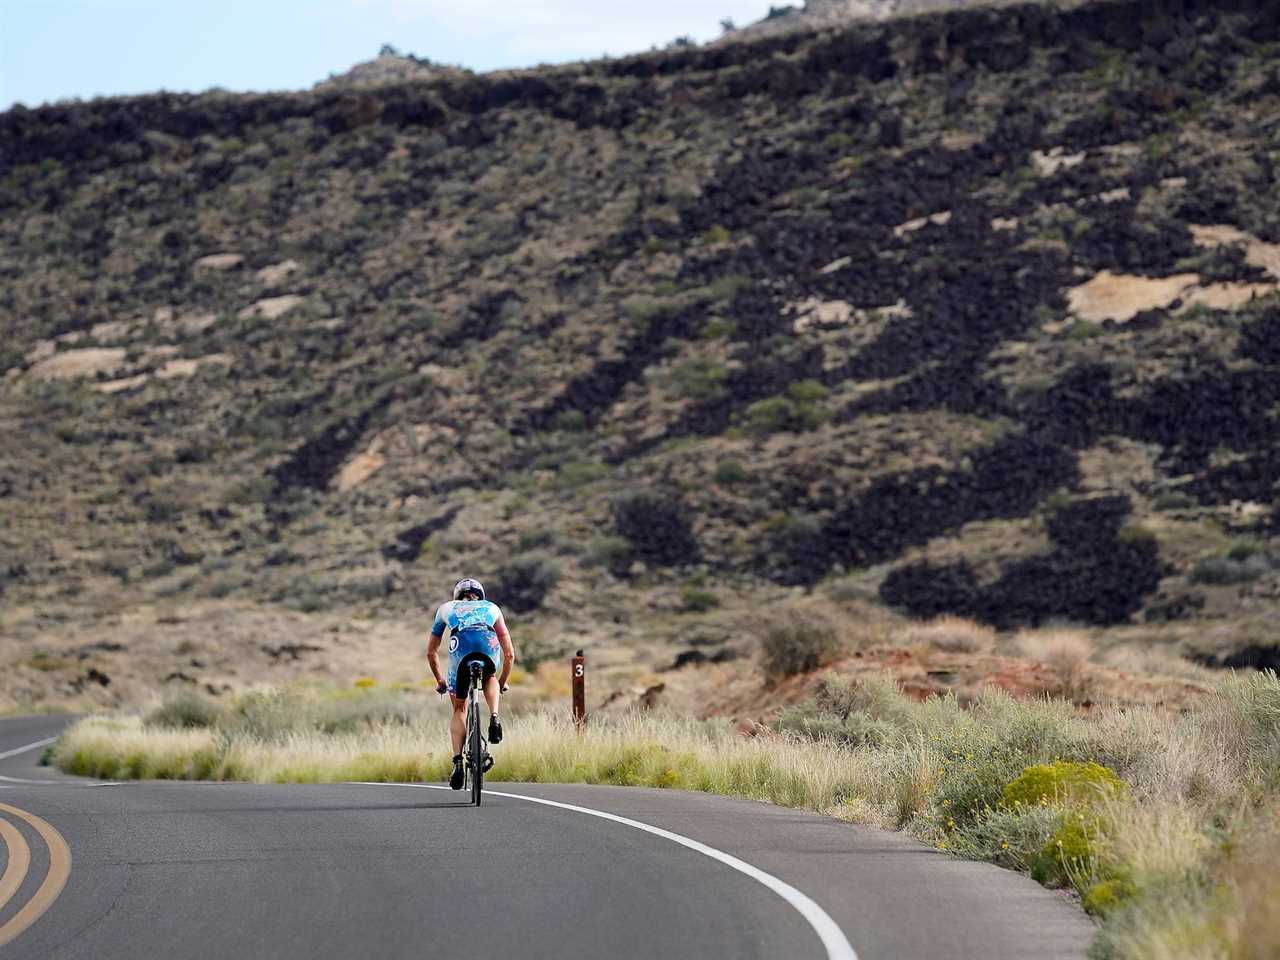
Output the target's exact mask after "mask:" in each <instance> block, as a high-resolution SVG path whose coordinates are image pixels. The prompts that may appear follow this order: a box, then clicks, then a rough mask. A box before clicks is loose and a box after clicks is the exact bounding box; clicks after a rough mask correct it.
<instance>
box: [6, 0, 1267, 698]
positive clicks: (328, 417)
mask: <svg viewBox="0 0 1280 960" xmlns="http://www.w3.org/2000/svg"><path fill="white" fill-rule="evenodd" d="M1277 161H1280V8H1277V7H1276V5H1275V4H1274V3H1272V2H1270V0H1239V2H1236V3H1233V4H1230V5H1224V4H1219V3H1214V2H1208V0H1179V2H1173V0H1169V2H1166V3H1152V2H1149V0H1142V2H1138V0H1128V2H1125V0H1121V2H1104V3H1098V4H1095V5H1091V6H1085V7H1080V8H1077V9H1070V10H1058V9H1053V8H1049V7H1044V6H1040V5H1027V6H1015V7H1006V8H1001V9H975V10H964V11H958V12H951V13H946V14H944V15H937V16H929V17H916V18H910V19H907V20H900V21H888V22H884V23H863V24H856V25H853V26H850V27H848V28H846V29H843V30H840V31H837V32H828V33H821V34H812V33H805V32H798V33H787V34H784V35H780V36H776V37H766V38H764V39H761V40H758V41H755V42H745V43H741V44H732V45H727V46H721V47H711V48H701V49H699V48H694V49H678V50H672V51H668V52H664V53H657V54H652V55H646V56H639V57H633V58H628V59H621V60H610V61H602V62H598V63H591V64H585V65H575V66H571V67H564V68H556V69H544V70H539V71H529V72H521V73H505V74H502V75H495V76H475V75H469V74H465V73H459V72H449V73H445V74H443V75H441V76H439V77H436V78H433V79H427V80H423V81H415V82H408V83H399V84H396V83H391V84H386V85H380V86H377V87H375V88H370V89H361V88H351V87H347V86H339V87H333V88H323V89H318V90H316V91H312V92H308V93H300V94H295V95H273V96H232V95H226V94H209V95H204V96H180V95H167V94H162V95H157V96H152V97H142V98H131V99H117V100H101V101H95V102H92V103H85V104H66V105H59V106H51V107H45V108H41V109H38V110H25V109H15V110H12V111H10V112H8V113H5V114H2V115H0V276H2V277H3V282H2V283H0V325H2V329H3V333H4V339H3V342H2V343H0V547H2V552H0V557H2V559H0V589H2V590H3V593H2V595H0V604H2V606H0V634H3V637H0V639H4V638H6V637H7V638H8V640H9V641H10V642H11V645H12V646H11V649H12V650H14V651H17V652H16V653H14V656H15V657H19V658H21V657H22V656H23V653H22V651H24V650H27V649H28V648H29V647H30V645H31V644H33V643H51V642H56V641H50V640H49V638H50V637H54V638H56V637H58V636H59V635H60V634H59V631H67V630H71V629H73V627H74V626H75V625H76V624H82V623H85V622H93V623H99V624H103V623H105V624H108V625H110V624H116V623H121V624H122V623H125V622H127V618H128V616H130V615H131V614H130V611H136V610H139V609H143V610H154V609H155V608H156V607H157V605H158V606H160V607H162V608H164V609H170V608H178V609H180V608H182V607H183V606H184V605H189V604H192V603H194V602H196V601H199V602H200V603H201V604H205V605H207V604H209V603H221V604H224V605H228V608H232V607H234V608H237V609H239V608H242V607H243V608H248V607H253V608H255V609H261V608H272V607H276V608H283V607H288V608H293V609H294V610H298V611H302V612H308V613H311V612H322V611H327V610H337V611H349V612H350V613H351V614H354V615H361V616H365V615H372V614H374V613H376V614H377V615H379V616H406V617H407V616H414V615H418V614H419V613H420V611H421V608H422V607H423V606H426V605H429V603H430V601H431V600H432V599H438V598H439V595H440V593H441V592H442V590H443V589H444V587H445V586H447V584H448V583H450V582H451V581H452V579H453V577H454V576H455V574H456V573H458V572H461V571H463V570H466V571H468V572H474V573H477V574H479V575H480V576H481V577H489V578H491V580H492V581H493V584H492V586H493V590H494V592H495V594H497V596H498V599H500V600H501V601H503V602H504V604H505V605H507V606H508V607H509V608H510V609H511V610H512V611H513V614H514V616H516V617H519V618H520V622H521V627H522V629H523V630H524V631H525V636H527V637H529V638H531V640H537V641H538V642H541V643H544V644H546V645H553V644H556V643H574V644H575V645H580V642H585V641H594V642H596V643H600V644H604V643H608V642H618V643H630V642H633V641H634V642H635V643H636V644H644V643H648V642H650V641H651V640H652V638H653V637H654V636H655V635H658V636H660V637H662V638H666V639H670V638H682V639H686V640H687V639H689V638H693V637H696V636H701V634H702V633H706V634H707V637H709V639H708V640H707V642H714V641H716V640H717V639H719V640H723V639H724V638H725V637H726V636H727V635H729V634H730V633H732V632H733V631H732V630H731V629H730V628H729V627H725V626H721V625H718V624H720V623H721V621H720V620H717V617H721V616H722V614H724V612H725V611H729V610H735V611H738V610H747V609H750V608H751V606H752V605H753V604H756V603H758V602H761V601H762V600H765V599H769V598H772V597H776V596H780V595H783V594H785V593H786V592H787V591H788V590H791V589H795V588H800V587H804V588H809V587H813V588H816V589H819V590H821V591H824V592H826V593H828V594H830V595H831V596H832V597H834V598H835V599H836V600H837V601H840V600H841V599H849V600H857V601H859V602H867V601H873V602H876V603H882V604H886V605H891V606H893V607H896V608H899V609H901V610H905V611H908V612H912V613H915V614H919V615H929V614H933V613H937V612H941V611H947V612H956V613H961V614H965V615H969V616H972V617H976V618H978V619H981V620H986V621H988V622H990V623H992V624H995V625H997V626H999V627H1002V628H1003V627H1013V626H1017V625H1020V624H1037V623H1043V622H1049V621H1057V620H1069V621H1076V622H1079V623H1083V624H1092V625H1096V626H1098V627H1106V628H1108V629H1110V628H1113V627H1114V628H1116V629H1123V630H1128V631H1130V633H1135V632H1136V633H1140V634H1141V635H1142V636H1143V637H1146V638H1148V639H1149V640H1150V641H1153V642H1156V641H1169V642H1178V643H1187V644H1195V645H1199V646H1201V647H1202V648H1203V649H1204V650H1205V651H1206V652H1209V653H1215V654H1216V653H1229V652H1231V651H1233V650H1239V649H1245V648H1249V647H1251V646H1252V647H1259V648H1262V649H1265V648H1266V647H1267V645H1268V644H1271V643H1274V640H1272V639H1271V636H1270V632H1269V631H1270V627H1269V624H1270V623H1272V622H1274V617H1275V615H1276V613H1277V612H1278V609H1277V608H1278V607H1280V543H1277V541H1276V539H1275V528H1274V517H1275V510H1276V506H1277V483H1278V482H1280V444H1277V440H1278V439H1280V437H1278V436H1277V426H1278V421H1277V413H1278V411H1280V369H1278V366H1280V296H1277V293H1276V291H1277V282H1278V281H1280V199H1278V197H1280V194H1277V192H1276V190H1275V168H1276V163H1277ZM570 611H572V614H570ZM567 616H568V617H569V619H570V621H571V623H570V624H569V625H568V626H569V629H570V631H571V632H572V633H573V636H571V637H569V638H567V639H566V638H563V637H562V636H561V632H562V631H563V630H564V628H565V626H566V624H565V619H566V617H567ZM154 619H155V617H154V615H152V620H154ZM722 619H723V617H722ZM700 632H701V633H700ZM282 639H287V638H278V637H274V638H265V640H270V641H271V645H275V644H277V643H278V642H279V641H280V640H282ZM703 639H707V638H706V637H704V638H703ZM265 640H264V642H265ZM15 662H16V661H15ZM23 663H26V661H25V660H23ZM28 667H30V664H29V663H27V666H25V667H24V669H27V668H28ZM33 669H34V668H33ZM166 672H168V668H166ZM81 679H82V680H83V678H81ZM90 682H92V681H90Z"/></svg>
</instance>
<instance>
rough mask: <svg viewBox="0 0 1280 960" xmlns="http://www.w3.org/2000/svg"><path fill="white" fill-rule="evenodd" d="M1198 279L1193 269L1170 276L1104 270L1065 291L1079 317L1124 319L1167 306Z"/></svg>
mask: <svg viewBox="0 0 1280 960" xmlns="http://www.w3.org/2000/svg"><path fill="white" fill-rule="evenodd" d="M1199 283H1200V277H1199V276H1198V275H1197V274H1194V273H1180V274H1176V275H1174V276H1171V277H1139V276H1126V275H1124V274H1114V273H1111V272H1110V271H1108V270H1103V271H1102V272H1101V273H1099V274H1098V275H1097V276H1096V277H1094V278H1093V279H1092V280H1089V281H1088V282H1086V283H1082V284H1080V286H1078V287H1072V288H1071V289H1070V290H1068V291H1067V301H1068V303H1069V304H1070V306H1071V312H1072V313H1074V314H1075V315H1076V316H1077V317H1079V318H1080V319H1081V320H1088V321H1090V322H1092V323H1101V322H1102V321H1104V320H1114V321H1117V322H1120V323H1123V322H1125V321H1127V320H1132V319H1133V318H1134V317H1136V316H1137V315H1138V314H1140V313H1142V312H1143V311H1145V310H1156V309H1160V308H1163V307H1167V306H1169V305H1170V304H1171V303H1173V302H1174V301H1175V300H1179V299H1181V298H1182V297H1184V296H1185V295H1186V294H1187V293H1188V292H1190V291H1191V290H1193V289H1194V288H1195V287H1196V286H1197V285H1198V284H1199Z"/></svg>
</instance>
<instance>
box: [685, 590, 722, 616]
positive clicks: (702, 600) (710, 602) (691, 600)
mask: <svg viewBox="0 0 1280 960" xmlns="http://www.w3.org/2000/svg"><path fill="white" fill-rule="evenodd" d="M718 606H720V598H719V597H718V596H716V595H715V593H714V592H713V591H711V590H706V589H703V588H702V587H694V586H689V587H685V588H684V589H683V590H681V591H680V609H681V610H683V611H684V612H685V613H706V612H707V611H708V610H714V609H715V608H716V607H718Z"/></svg>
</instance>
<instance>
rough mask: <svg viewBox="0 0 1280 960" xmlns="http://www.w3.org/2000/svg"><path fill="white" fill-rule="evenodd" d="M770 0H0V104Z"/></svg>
mask: <svg viewBox="0 0 1280 960" xmlns="http://www.w3.org/2000/svg"><path fill="white" fill-rule="evenodd" d="M769 2H770V0H646V2H623V3H609V2H607V0H604V2H602V0H214V2H203V0H0V110H6V109H8V108H9V107H10V106H12V105H13V104H14V103H23V104H25V105H26V106H28V107H33V106H37V105H39V104H41V103H47V102H52V101H55V100H62V99H69V98H80V99H85V100H88V99H90V98H92V97H95V96H110V95H115V94H135V93H150V92H155V91H157V90H171V91H200V90H207V89H209V88H211V87H223V88H225V89H228V90H235V91H244V90H299V89H304V88H306V87H310V86H311V85H312V84H314V83H316V82H317V81H319V80H324V79H325V78H326V77H328V76H329V75H330V74H331V73H342V72H344V71H345V70H347V69H348V68H350V67H351V66H353V65H354V64H356V63H359V62H360V61H362V60H369V59H371V58H372V57H374V56H375V55H376V54H377V52H378V50H379V48H380V47H381V46H382V45H383V44H384V43H390V44H392V45H394V46H396V47H398V48H399V49H400V50H402V51H404V52H407V53H414V54H417V55H418V56H421V57H429V58H431V59H432V60H437V61H441V62H444V63H457V64H460V65H462V66H465V67H471V68H472V69H475V70H492V69H496V68H499V67H517V66H532V65H534V64H538V63H558V62H563V61H566V60H580V59H584V58H595V57H599V56H602V55H604V54H609V55H611V56H618V55H622V54H627V53H635V52H638V51H642V50H647V49H649V48H650V47H652V46H654V45H655V44H657V45H663V44H665V43H667V42H669V41H670V40H672V39H674V38H675V37H678V36H686V35H688V36H692V37H694V38H695V39H697V40H707V39H710V38H712V37H715V36H717V35H718V34H719V33H720V21H721V20H723V19H725V18H729V19H732V20H734V21H736V22H737V23H738V24H744V23H750V22H751V21H753V20H758V19H760V18H761V17H762V16H764V15H765V13H767V12H768V9H769ZM775 2H781V0H775ZM797 2H798V0H797Z"/></svg>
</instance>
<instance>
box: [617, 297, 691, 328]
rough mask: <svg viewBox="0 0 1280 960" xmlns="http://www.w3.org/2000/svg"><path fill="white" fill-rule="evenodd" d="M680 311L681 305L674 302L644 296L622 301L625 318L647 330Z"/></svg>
mask: <svg viewBox="0 0 1280 960" xmlns="http://www.w3.org/2000/svg"><path fill="white" fill-rule="evenodd" d="M679 309H680V305H679V303H677V302H676V301H674V300H667V299H664V298H661V297H647V296H644V295H643V294H638V295H636V296H632V297H627V299H625V300H623V301H622V314H623V316H625V317H626V318H627V319H628V320H630V321H631V322H632V323H633V324H635V325H636V326H637V327H640V328H647V327H649V326H650V325H652V324H653V323H655V322H656V321H658V320H663V319H666V318H668V317H670V316H672V315H673V314H674V313H675V312H676V311H677V310H679Z"/></svg>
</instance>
